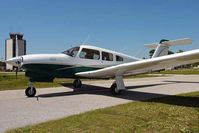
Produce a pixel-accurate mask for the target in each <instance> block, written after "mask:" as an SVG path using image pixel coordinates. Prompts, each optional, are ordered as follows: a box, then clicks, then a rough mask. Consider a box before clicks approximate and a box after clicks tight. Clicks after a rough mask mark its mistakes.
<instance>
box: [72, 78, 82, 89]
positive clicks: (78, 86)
mask: <svg viewBox="0 0 199 133" xmlns="http://www.w3.org/2000/svg"><path fill="white" fill-rule="evenodd" d="M73 87H74V88H81V87H82V82H81V80H80V79H75V80H74V82H73Z"/></svg>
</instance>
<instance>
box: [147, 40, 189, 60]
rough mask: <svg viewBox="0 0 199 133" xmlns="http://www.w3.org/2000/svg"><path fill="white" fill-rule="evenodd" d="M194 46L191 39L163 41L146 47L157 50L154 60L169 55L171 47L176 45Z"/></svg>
mask: <svg viewBox="0 0 199 133" xmlns="http://www.w3.org/2000/svg"><path fill="white" fill-rule="evenodd" d="M187 44H192V40H191V39H189V38H184V39H178V40H166V39H162V40H161V41H160V42H159V43H152V44H148V45H146V46H147V47H148V48H152V49H155V52H154V54H153V56H152V58H155V57H160V56H165V55H168V52H169V47H170V46H174V45H187Z"/></svg>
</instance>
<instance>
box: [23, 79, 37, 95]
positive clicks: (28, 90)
mask: <svg viewBox="0 0 199 133" xmlns="http://www.w3.org/2000/svg"><path fill="white" fill-rule="evenodd" d="M25 94H26V96H27V97H34V96H35V94H36V89H35V87H34V86H33V83H31V82H30V83H29V87H28V88H26V90H25Z"/></svg>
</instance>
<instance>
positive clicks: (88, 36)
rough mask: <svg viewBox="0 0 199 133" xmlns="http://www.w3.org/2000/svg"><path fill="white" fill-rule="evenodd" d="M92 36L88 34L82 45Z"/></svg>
mask: <svg viewBox="0 0 199 133" xmlns="http://www.w3.org/2000/svg"><path fill="white" fill-rule="evenodd" d="M89 38H90V35H89V34H88V35H87V37H86V38H85V39H84V41H83V42H82V45H84V44H85V43H86V42H87V41H88V39H89Z"/></svg>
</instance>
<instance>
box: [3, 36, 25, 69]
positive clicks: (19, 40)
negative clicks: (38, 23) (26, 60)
mask: <svg viewBox="0 0 199 133" xmlns="http://www.w3.org/2000/svg"><path fill="white" fill-rule="evenodd" d="M25 54H26V40H24V39H23V34H20V33H10V38H8V39H6V40H5V60H7V59H10V58H13V57H16V56H21V55H25ZM13 69H14V67H13V66H12V65H9V64H6V70H13Z"/></svg>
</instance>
